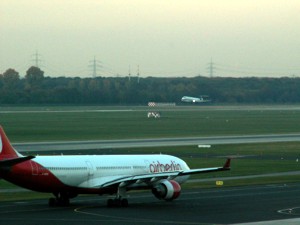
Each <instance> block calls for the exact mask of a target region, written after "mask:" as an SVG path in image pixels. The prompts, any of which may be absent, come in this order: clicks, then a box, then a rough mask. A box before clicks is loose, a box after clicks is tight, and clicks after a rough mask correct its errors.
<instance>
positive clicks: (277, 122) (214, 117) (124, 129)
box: [0, 107, 300, 142]
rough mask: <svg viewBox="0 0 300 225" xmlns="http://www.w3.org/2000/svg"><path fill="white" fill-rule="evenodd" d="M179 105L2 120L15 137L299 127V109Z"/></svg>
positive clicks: (12, 115)
mask: <svg viewBox="0 0 300 225" xmlns="http://www.w3.org/2000/svg"><path fill="white" fill-rule="evenodd" d="M26 109H27V108H26ZM71 109H72V110H73V107H72V108H71ZM129 109H130V108H129ZM179 109H180V110H177V108H176V107H175V108H174V109H173V110H172V109H171V110H165V111H162V112H161V114H162V118H160V119H156V120H155V119H148V118H147V116H146V114H147V108H146V109H145V108H141V109H140V108H138V110H135V111H125V112H124V111H121V112H120V111H114V112H111V111H109V112H98V111H88V112H87V111H84V110H83V111H80V112H74V111H70V112H66V111H63V112H59V111H55V112H52V111H51V110H50V111H49V110H48V111H34V112H22V111H20V110H18V111H17V112H10V113H3V112H2V113H1V111H0V124H1V125H2V126H3V127H4V128H5V130H6V132H7V134H8V135H9V137H10V139H11V141H12V142H24V141H47V140H92V139H121V138H144V137H148V138H150V137H182V136H213V135H234V134H237V135H242V134H266V133H268V134H269V133H292V132H299V131H300V128H299V126H298V124H300V110H214V109H212V110H209V109H207V108H205V110H201V109H202V108H201V107H197V108H196V109H194V108H192V110H191V108H187V109H185V108H183V107H180V108H179ZM64 110H65V108H64Z"/></svg>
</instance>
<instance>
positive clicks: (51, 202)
mask: <svg viewBox="0 0 300 225" xmlns="http://www.w3.org/2000/svg"><path fill="white" fill-rule="evenodd" d="M48 204H49V206H50V207H55V206H56V199H55V198H49V201H48Z"/></svg>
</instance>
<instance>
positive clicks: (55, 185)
mask: <svg viewBox="0 0 300 225" xmlns="http://www.w3.org/2000/svg"><path fill="white" fill-rule="evenodd" d="M188 169H189V167H188V166H187V164H186V163H185V162H184V161H183V160H181V159H179V158H177V157H174V156H170V155H94V156H92V155H91V156H89V155H85V156H76V155H72V156H36V157H35V158H34V159H33V160H31V161H27V162H24V163H22V164H19V165H16V166H14V167H13V168H12V170H11V171H8V172H7V173H4V174H3V175H2V177H3V178H5V179H7V180H8V181H10V182H12V183H14V184H16V185H18V186H21V187H24V188H28V189H31V190H34V191H40V192H55V191H62V190H65V191H73V192H76V193H77V194H83V193H97V194H104V193H106V192H108V193H110V192H113V190H111V189H105V188H104V189H102V188H101V186H102V185H103V184H105V183H106V182H109V181H111V180H117V179H118V178H121V177H124V176H134V175H140V174H155V173H161V172H174V171H181V170H188ZM11 173H13V174H14V176H10V174H11ZM187 178H188V176H181V177H177V178H175V179H174V180H176V181H177V182H178V183H183V182H184V181H185V180H187ZM148 187H149V186H147V185H145V184H144V183H143V182H141V183H140V184H135V185H134V186H132V187H131V188H132V189H138V188H148Z"/></svg>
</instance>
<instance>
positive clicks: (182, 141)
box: [13, 133, 300, 152]
mask: <svg viewBox="0 0 300 225" xmlns="http://www.w3.org/2000/svg"><path fill="white" fill-rule="evenodd" d="M293 141H300V133H294V134H266V135H241V136H213V137H183V138H152V139H124V140H93V141H68V142H67V141H66V142H35V143H33V142H32V143H13V146H14V148H15V149H17V150H18V151H19V152H33V151H34V152H35V151H68V150H93V149H110V148H133V147H162V146H188V145H217V144H244V143H268V142H269V143H270V142H293Z"/></svg>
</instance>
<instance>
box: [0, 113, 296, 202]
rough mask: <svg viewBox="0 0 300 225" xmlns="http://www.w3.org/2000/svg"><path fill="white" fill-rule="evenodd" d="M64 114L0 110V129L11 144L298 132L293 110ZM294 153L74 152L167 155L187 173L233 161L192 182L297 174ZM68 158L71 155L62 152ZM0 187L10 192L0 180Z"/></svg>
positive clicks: (248, 147) (229, 148) (248, 148)
mask: <svg viewBox="0 0 300 225" xmlns="http://www.w3.org/2000/svg"><path fill="white" fill-rule="evenodd" d="M69 109H70V110H75V109H74V108H73V107H72V108H66V107H64V108H63V109H61V108H58V111H55V112H52V111H51V110H57V108H52V109H50V111H48V109H47V111H43V109H39V110H36V109H34V110H30V108H26V109H23V110H22V108H18V109H17V111H16V112H9V113H7V112H5V113H4V112H3V111H2V112H1V110H0V124H1V125H2V126H3V127H4V129H5V131H6V133H7V135H8V137H9V138H10V139H11V141H12V142H26V141H48V140H92V139H124V138H150V137H184V136H186V137H187V136H215V135H243V134H270V133H272V134H276V133H294V132H300V127H299V124H300V110H295V109H290V110H286V109H285V110H278V109H274V110H270V109H268V110H263V109H258V110H254V109H253V110H236V109H232V110H228V109H224V110H222V109H218V110H215V109H214V108H212V109H210V108H209V107H206V108H203V109H202V108H201V107H197V108H186V109H185V108H183V107H181V108H180V109H179V110H177V108H173V109H169V110H163V111H161V114H162V117H161V118H160V119H157V120H155V119H148V118H147V117H146V114H147V108H136V109H135V110H134V111H114V112H108V111H106V112H102V111H89V110H90V109H92V110H94V109H96V110H98V108H93V107H91V108H88V107H85V108H84V110H83V111H80V112H74V111H70V112H67V111H68V110H69ZM104 109H105V108H104ZM121 109H124V108H121ZM125 109H127V108H125ZM129 109H131V108H129ZM10 110H11V109H10ZM24 110H25V111H24ZM60 110H62V111H61V112H60ZM85 110H88V111H85ZM28 111H34V112H28ZM39 111H40V112H39ZM299 149H300V140H299V142H292V143H265V144H239V145H215V146H212V147H211V148H209V149H206V148H203V149H201V148H198V147H197V146H187V147H163V148H162V147H161V148H133V149H109V150H101V151H100V150H99V151H96V152H80V154H110V153H112V154H148V153H163V154H171V155H175V156H178V157H180V158H182V159H184V160H185V161H186V162H187V163H188V164H189V165H190V167H191V168H199V167H212V166H213V167H214V166H221V165H223V163H224V161H225V158H226V157H227V156H238V158H237V159H234V160H233V161H232V170H231V171H229V172H224V173H214V174H203V175H197V176H194V178H210V177H231V176H244V175H255V174H266V173H278V172H286V171H299V169H300V162H297V159H300V151H299ZM70 153H75V154H76V153H77V152H66V154H70ZM78 153H79V152H78ZM48 154H49V153H48ZM299 179H300V176H299V175H296V176H295V175H294V176H284V177H283V176H277V177H271V178H255V179H244V180H243V179H241V180H232V181H226V182H225V185H224V186H228V185H231V186H232V185H250V184H251V185H253V184H270V183H286V182H297V181H299ZM186 186H187V187H196V186H197V187H198V186H203V187H212V186H215V184H214V182H203V183H202V182H200V183H193V184H186ZM0 188H1V189H4V188H15V187H14V186H13V185H10V184H7V183H6V182H4V181H1V180H0ZM9 196H10V197H9ZM13 196H14V197H13ZM16 196H18V198H20V199H22V196H23V198H24V197H25V196H27V197H28V196H31V197H37V196H38V197H41V195H39V194H37V195H35V194H32V193H31V194H30V195H28V193H19V194H18V195H12V194H6V195H4V194H3V193H0V199H15V197H16Z"/></svg>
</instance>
